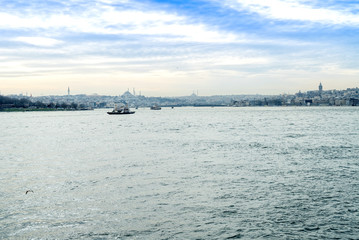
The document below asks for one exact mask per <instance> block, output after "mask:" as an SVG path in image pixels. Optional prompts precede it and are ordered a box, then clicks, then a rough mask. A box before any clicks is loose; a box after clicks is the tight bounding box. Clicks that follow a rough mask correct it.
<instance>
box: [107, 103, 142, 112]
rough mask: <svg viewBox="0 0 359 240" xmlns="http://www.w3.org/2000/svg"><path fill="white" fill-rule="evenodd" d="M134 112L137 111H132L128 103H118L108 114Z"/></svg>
mask: <svg viewBox="0 0 359 240" xmlns="http://www.w3.org/2000/svg"><path fill="white" fill-rule="evenodd" d="M133 113H135V112H134V111H130V109H129V108H128V105H127V104H126V105H125V106H118V105H116V106H115V107H114V109H113V110H112V112H107V114H110V115H112V114H133Z"/></svg>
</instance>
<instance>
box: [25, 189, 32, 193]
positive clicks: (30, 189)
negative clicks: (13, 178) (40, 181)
mask: <svg viewBox="0 0 359 240" xmlns="http://www.w3.org/2000/svg"><path fill="white" fill-rule="evenodd" d="M29 192H32V193H33V192H34V191H32V190H31V189H30V190H27V191H26V192H25V194H27V193H29Z"/></svg>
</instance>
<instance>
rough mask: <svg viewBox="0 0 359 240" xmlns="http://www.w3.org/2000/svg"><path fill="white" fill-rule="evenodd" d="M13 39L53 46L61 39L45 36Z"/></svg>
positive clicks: (37, 44)
mask: <svg viewBox="0 0 359 240" xmlns="http://www.w3.org/2000/svg"><path fill="white" fill-rule="evenodd" d="M14 40H15V41H19V42H24V43H27V44H31V45H35V46H42V47H53V46H55V45H58V44H61V43H62V41H59V40H56V39H53V38H46V37H17V38H15V39H14Z"/></svg>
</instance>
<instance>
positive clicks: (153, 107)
mask: <svg viewBox="0 0 359 240" xmlns="http://www.w3.org/2000/svg"><path fill="white" fill-rule="evenodd" d="M151 110H161V107H159V106H158V105H157V104H155V105H153V106H152V107H151Z"/></svg>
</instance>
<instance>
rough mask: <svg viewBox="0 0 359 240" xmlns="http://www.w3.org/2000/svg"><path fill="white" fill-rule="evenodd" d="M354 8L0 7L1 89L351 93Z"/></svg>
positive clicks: (297, 4)
mask: <svg viewBox="0 0 359 240" xmlns="http://www.w3.org/2000/svg"><path fill="white" fill-rule="evenodd" d="M358 10H359V4H358V3H356V2H355V1H346V2H345V3H344V2H343V1H339V0H337V1H334V0H333V1H327V2H325V3H324V2H321V1H311V2H309V1H304V0H267V1H260V0H251V1H249V0H224V1H219V0H207V1H164V0H157V1H155V0H146V1H127V0H94V1H91V2H89V1H84V0H72V1H60V0H53V1H39V0H35V1H31V2H22V1H18V0H15V1H8V0H5V1H2V9H1V10H0V19H2V21H1V22H0V31H1V34H0V53H1V55H0V83H1V84H0V88H1V89H0V91H1V93H2V94H4V95H8V94H18V93H21V92H22V93H25V92H28V93H31V94H33V95H43V94H46V95H47V94H48V95H63V94H65V93H67V92H66V90H67V87H68V86H70V88H71V94H72V93H73V94H76V93H78V94H80V93H84V94H92V93H98V94H101V95H118V94H119V93H122V92H124V91H126V90H127V88H130V89H132V88H136V89H137V91H141V92H142V93H143V94H145V95H148V96H164V95H166V96H185V95H190V94H191V93H192V91H197V90H199V92H200V95H206V96H210V95H223V94H263V95H266V94H268V95H273V94H281V93H289V94H293V93H296V92H298V91H299V90H301V91H309V90H312V89H316V87H317V86H318V85H319V83H320V82H322V84H323V86H324V90H326V89H346V88H347V87H356V86H358V83H359V70H358V67H357V62H358V60H359V56H358V54H357V52H358V43H357V41H356V39H358V36H357V35H358V27H359V15H358ZM314 86H315V87H314ZM64 89H66V90H64ZM73 89H81V92H80V91H76V90H74V91H72V90H73Z"/></svg>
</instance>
